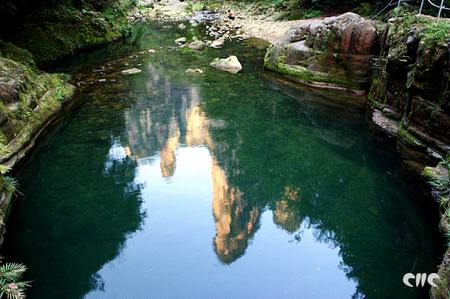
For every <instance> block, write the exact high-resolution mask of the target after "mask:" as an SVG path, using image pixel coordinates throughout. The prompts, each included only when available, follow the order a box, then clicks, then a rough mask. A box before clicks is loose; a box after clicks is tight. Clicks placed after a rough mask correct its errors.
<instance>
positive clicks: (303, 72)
mask: <svg viewBox="0 0 450 299" xmlns="http://www.w3.org/2000/svg"><path fill="white" fill-rule="evenodd" d="M264 65H265V67H266V68H267V69H270V70H273V71H277V72H280V73H282V74H285V75H288V76H292V77H295V78H297V79H300V80H302V81H304V82H306V83H326V84H334V85H338V86H342V87H347V88H355V87H356V86H354V84H352V83H351V82H349V81H348V80H347V79H346V78H342V77H341V76H338V75H333V74H328V73H322V72H316V71H310V70H308V69H307V68H305V67H302V66H297V65H295V66H294V65H288V64H284V63H278V64H276V65H275V64H272V63H271V62H270V59H266V60H265V64H264Z"/></svg>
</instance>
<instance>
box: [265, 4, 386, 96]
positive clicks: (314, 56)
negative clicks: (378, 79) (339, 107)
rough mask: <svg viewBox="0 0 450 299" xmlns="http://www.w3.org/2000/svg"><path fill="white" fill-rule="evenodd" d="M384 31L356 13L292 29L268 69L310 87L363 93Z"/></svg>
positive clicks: (268, 57)
mask: <svg viewBox="0 0 450 299" xmlns="http://www.w3.org/2000/svg"><path fill="white" fill-rule="evenodd" d="M380 36H381V30H379V29H377V26H376V23H375V22H374V21H370V20H366V19H364V18H362V17H361V16H359V15H357V14H354V13H346V14H343V15H340V16H337V17H330V18H325V19H323V20H312V21H310V22H307V23H301V24H300V25H294V26H293V27H291V28H290V29H289V30H288V31H287V32H286V33H285V35H284V36H283V37H282V38H281V39H280V40H279V41H278V43H277V44H275V45H274V46H272V47H269V49H268V52H267V54H266V58H265V67H266V68H268V69H271V70H274V71H277V72H280V73H283V74H285V75H287V76H289V77H292V78H293V79H295V81H300V82H303V83H306V84H311V85H314V86H321V87H326V88H336V89H337V90H342V89H347V90H352V91H355V92H357V93H362V92H363V91H364V90H365V89H366V87H367V85H368V83H369V80H370V72H369V71H370V67H369V62H370V60H371V58H373V57H374V55H376V54H378V52H377V50H378V49H379V48H380V46H379V37H380Z"/></svg>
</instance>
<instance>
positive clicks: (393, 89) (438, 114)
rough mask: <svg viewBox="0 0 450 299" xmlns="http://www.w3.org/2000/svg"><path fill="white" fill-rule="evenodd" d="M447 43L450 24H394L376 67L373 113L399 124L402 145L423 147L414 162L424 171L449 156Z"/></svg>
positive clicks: (407, 20) (426, 20)
mask: <svg viewBox="0 0 450 299" xmlns="http://www.w3.org/2000/svg"><path fill="white" fill-rule="evenodd" d="M437 26H441V27H442V28H439V27H437ZM441 31H442V32H441ZM449 42H450V22H449V21H446V20H436V19H433V18H430V17H417V16H406V17H403V18H399V19H395V20H391V22H390V24H389V28H388V30H387V33H386V36H385V39H384V41H383V46H382V51H381V55H380V56H379V57H378V58H377V59H376V61H375V63H374V64H373V67H374V73H373V82H372V87H371V90H370V93H369V101H370V102H371V105H372V107H373V108H374V109H378V110H380V111H382V112H383V114H384V116H385V117H387V118H390V119H393V120H395V121H397V122H398V123H399V126H400V128H401V130H400V133H402V134H400V136H399V137H400V139H401V141H402V142H403V143H406V144H407V145H409V146H410V147H412V146H411V145H413V144H421V145H422V146H419V147H417V146H416V148H418V152H417V154H416V155H415V156H416V159H417V160H419V162H421V163H423V164H424V165H429V164H432V165H436V163H437V162H439V161H440V160H443V159H445V157H446V156H447V154H448V152H449V151H450V89H449V87H450V86H449V83H450V81H449V74H450V54H449V53H450V51H449Z"/></svg>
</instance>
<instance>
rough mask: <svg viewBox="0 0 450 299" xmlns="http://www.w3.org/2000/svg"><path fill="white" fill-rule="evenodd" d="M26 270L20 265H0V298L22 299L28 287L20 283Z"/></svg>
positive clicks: (24, 282)
mask: <svg viewBox="0 0 450 299" xmlns="http://www.w3.org/2000/svg"><path fill="white" fill-rule="evenodd" d="M26 270H27V268H26V267H25V266H24V265H22V264H17V263H4V264H2V265H0V298H2V299H3V298H7V299H23V298H25V294H24V292H25V289H26V288H27V287H28V286H29V283H28V282H26V281H21V279H22V275H23V274H24V273H25V271H26Z"/></svg>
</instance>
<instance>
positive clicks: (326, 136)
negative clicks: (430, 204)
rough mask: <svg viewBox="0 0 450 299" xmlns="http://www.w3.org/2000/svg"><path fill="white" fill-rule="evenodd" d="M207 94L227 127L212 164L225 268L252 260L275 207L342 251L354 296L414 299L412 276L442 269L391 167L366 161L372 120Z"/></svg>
mask: <svg viewBox="0 0 450 299" xmlns="http://www.w3.org/2000/svg"><path fill="white" fill-rule="evenodd" d="M236 84H237V83H236ZM247 84H248V82H247ZM228 86H234V88H236V86H235V85H233V84H232V83H231V84H229V85H228ZM206 91H209V93H207V94H206V95H204V96H205V98H207V99H211V100H207V101H206V104H205V105H204V107H205V111H206V113H207V115H208V116H209V117H211V118H220V119H223V120H224V122H225V123H226V126H224V127H221V128H211V130H210V135H211V140H212V142H213V144H214V145H215V146H214V148H212V156H213V157H214V159H215V163H216V164H217V165H220V167H219V166H213V177H214V180H213V182H214V216H215V220H216V230H217V234H216V237H215V239H214V245H215V249H216V252H217V254H218V256H219V259H220V260H222V261H223V262H225V263H232V262H233V261H235V260H236V259H238V258H239V257H241V256H242V255H243V254H244V252H245V250H246V247H247V246H248V239H250V238H252V236H253V235H254V234H255V232H256V230H257V228H258V223H259V216H260V215H261V214H262V211H263V210H264V209H265V208H269V209H270V210H272V211H273V219H274V222H275V223H276V224H277V225H279V226H280V227H281V228H282V229H284V230H286V231H287V232H289V233H293V234H294V240H297V241H300V240H301V238H302V237H301V234H302V231H303V230H305V229H311V230H313V233H314V236H315V238H316V240H317V241H319V242H323V243H326V244H328V245H329V246H332V247H333V248H339V252H340V256H341V257H342V265H341V268H342V270H343V271H344V272H345V273H346V274H347V276H348V277H349V278H351V279H353V280H355V281H357V283H358V290H357V293H356V294H355V298H356V297H358V296H362V294H364V295H366V296H368V297H377V298H388V297H393V296H394V297H400V296H405V294H403V293H401V292H402V290H403V291H405V292H408V291H409V290H405V289H404V288H402V287H401V279H398V278H399V277H402V275H403V274H404V272H405V271H410V270H411V268H412V267H414V266H415V267H416V269H421V270H420V271H425V272H426V271H432V270H433V269H432V265H433V264H434V263H433V261H432V258H431V257H432V256H433V252H432V251H433V246H430V244H432V242H433V237H432V235H431V234H430V230H429V224H427V223H426V222H425V221H424V219H423V218H419V216H418V213H417V211H416V210H415V207H414V205H415V204H416V203H414V202H409V201H408V199H406V198H405V196H406V195H404V194H406V190H405V188H403V187H402V182H401V181H400V180H399V179H398V178H396V177H395V175H396V174H395V173H394V176H390V175H388V174H385V175H383V172H384V171H383V170H381V169H383V166H382V165H383V161H379V160H374V159H373V158H371V157H370V156H368V154H367V153H366V150H365V149H364V145H365V140H364V132H363V131H362V130H363V129H364V127H363V125H362V124H363V122H362V121H363V119H361V118H360V119H359V121H358V117H355V116H352V115H350V118H348V116H347V115H340V114H339V113H338V109H336V108H334V107H324V106H322V105H321V106H314V105H313V104H312V103H311V102H308V101H305V102H299V103H296V102H293V101H290V100H288V99H287V98H283V97H279V98H274V99H272V100H269V99H267V97H263V96H262V95H261V96H260V97H259V95H258V94H253V95H252V101H245V100H243V99H245V98H246V97H247V96H248V95H247V94H245V92H243V93H244V94H239V97H236V98H235V99H233V98H230V99H227V101H218V100H214V99H215V98H216V97H220V95H219V94H217V93H215V91H214V90H212V89H208V90H206ZM223 92H224V91H223V90H221V93H223ZM230 92H231V91H230ZM251 92H255V91H254V90H252V91H251ZM306 96H307V95H304V97H303V98H305V97H306ZM308 97H310V100H313V101H314V100H315V99H314V96H311V95H309V96H308ZM255 99H256V100H255ZM258 99H261V100H258ZM254 111H257V113H255V112H254ZM329 113H333V115H334V119H338V120H339V121H335V120H332V119H330V117H328V115H329ZM241 115H245V116H246V117H240V116H241ZM340 134H343V135H345V138H341V137H340ZM215 169H216V170H215ZM430 268H431V269H430ZM379 286H383V287H382V288H380V287H379ZM395 292H400V293H398V294H396V293H395ZM425 292H426V291H425ZM397 295H398V296H397ZM410 295H411V296H412V295H414V294H410Z"/></svg>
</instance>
